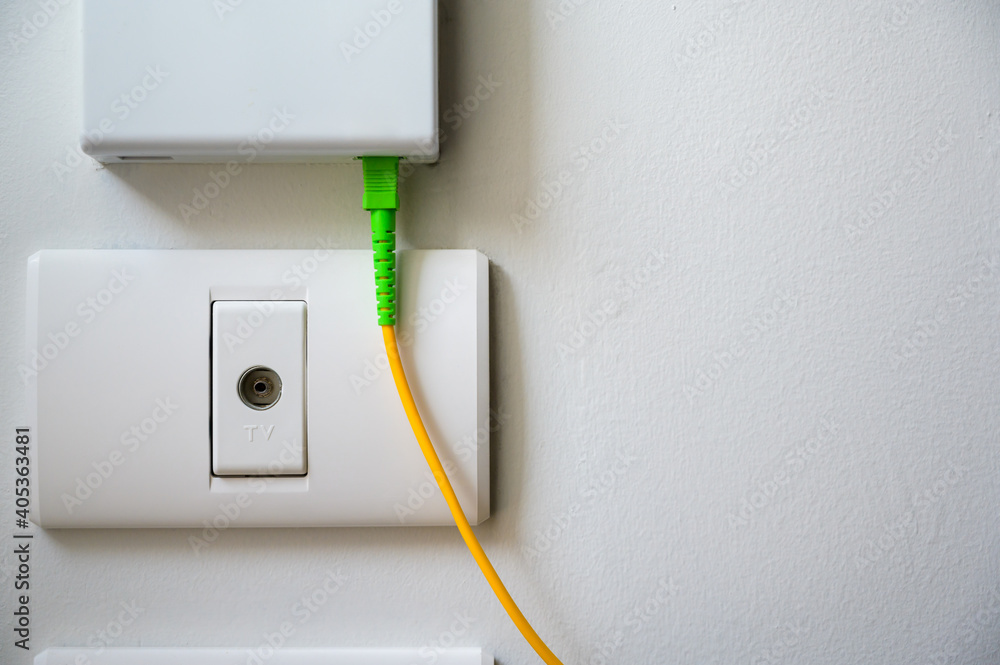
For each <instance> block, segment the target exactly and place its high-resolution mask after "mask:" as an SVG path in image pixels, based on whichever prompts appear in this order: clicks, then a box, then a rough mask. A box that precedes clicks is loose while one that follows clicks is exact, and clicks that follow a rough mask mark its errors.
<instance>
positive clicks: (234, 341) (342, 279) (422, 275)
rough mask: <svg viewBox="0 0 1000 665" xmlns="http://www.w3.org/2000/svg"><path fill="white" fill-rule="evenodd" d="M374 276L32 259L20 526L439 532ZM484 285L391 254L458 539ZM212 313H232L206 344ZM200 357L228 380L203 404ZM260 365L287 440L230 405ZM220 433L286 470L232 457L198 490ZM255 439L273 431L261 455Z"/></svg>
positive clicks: (479, 434)
mask: <svg viewBox="0 0 1000 665" xmlns="http://www.w3.org/2000/svg"><path fill="white" fill-rule="evenodd" d="M371 261H372V257H371V252H370V251H365V250H327V249H316V250H309V251H297V250H294V251H285V250H279V251H143V250H136V251H132V250H125V251H117V250H109V251H89V250H83V251H76V250H65V251H62V250H60V251H43V252H40V253H38V254H35V255H34V256H32V257H31V259H30V260H29V262H28V317H27V318H28V351H27V353H28V357H27V358H26V360H25V362H24V364H22V366H21V370H20V371H21V374H22V376H23V377H24V380H25V381H26V383H27V387H28V395H29V396H28V399H29V415H30V421H31V422H30V424H31V426H32V428H33V429H34V433H35V434H34V440H35V446H34V449H33V455H34V457H33V459H32V473H33V474H34V487H35V488H37V490H36V497H35V501H34V502H33V503H32V509H33V511H34V512H33V515H32V519H33V521H34V522H35V523H36V524H39V525H41V526H44V527H191V526H204V525H205V524H215V525H226V526H338V525H344V526H347V525H352V526H361V525H400V524H405V525H444V524H451V523H452V519H451V516H450V514H449V513H448V509H447V506H446V505H445V503H444V499H443V498H442V497H441V496H440V493H439V491H438V490H437V488H436V486H435V485H434V482H433V479H432V477H431V475H430V471H429V470H428V469H427V465H426V462H425V461H424V459H423V456H422V455H421V453H420V450H419V448H418V446H417V444H416V441H415V440H414V438H413V434H412V432H411V431H410V428H409V425H408V423H407V421H406V417H405V414H404V413H403V410H402V407H401V405H400V403H399V398H398V396H397V394H396V389H395V387H394V385H393V381H392V376H391V374H390V372H389V370H388V366H387V362H386V358H385V350H384V347H383V344H382V337H381V331H380V329H379V327H378V325H377V319H376V313H375V302H374V296H373V293H374V289H373V283H374V278H373V269H372V264H371ZM487 282H488V262H487V260H486V258H485V257H484V256H483V255H482V254H480V253H478V252H475V251H470V250H434V251H403V252H400V254H399V284H400V287H399V312H400V316H399V325H398V326H397V329H398V335H399V339H400V345H401V353H402V355H403V361H404V365H405V366H406V369H407V371H408V374H409V378H410V381H411V384H412V387H413V390H414V394H415V396H416V398H417V401H418V403H419V404H420V406H421V407H422V410H423V412H424V415H425V418H426V423H427V426H428V430H429V431H430V433H431V436H432V438H433V439H434V442H435V444H436V446H437V448H438V450H439V452H440V454H441V456H442V459H443V460H444V461H445V462H446V465H447V468H448V470H449V474H450V476H451V478H452V481H453V483H454V485H455V490H456V492H457V493H458V495H459V499H460V501H461V503H462V506H463V507H464V509H465V512H466V514H467V516H468V518H469V520H470V521H471V522H472V523H474V524H475V523H479V522H481V521H482V520H484V519H486V517H488V515H489V433H490V429H491V427H490V410H489V353H488V351H489V349H488V346H489V330H488V325H489V324H488V320H489V317H488V311H489V302H488V288H487V287H488V283H487ZM213 308H216V313H218V312H219V311H220V310H221V309H223V308H228V310H227V311H228V313H227V314H226V315H225V316H224V317H223V318H222V319H220V318H218V317H216V321H215V322H216V329H215V331H214V333H213ZM296 326H300V327H298V328H297V327H296ZM275 340H277V341H275ZM277 347H280V348H277ZM230 349H232V353H231V354H230V353H229V351H230ZM257 354H260V355H259V359H258V355H257ZM268 354H270V355H268ZM213 355H214V360H215V362H216V366H215V373H216V374H219V373H220V372H222V373H223V374H224V375H222V376H221V377H218V376H217V377H216V379H217V380H216V382H215V386H214V389H213ZM289 363H291V364H290V365H289ZM296 363H298V364H300V365H303V366H301V367H295V365H296ZM237 365H238V367H237ZM244 365H245V366H246V367H243V366H244ZM267 365H274V367H273V368H272V369H274V370H278V372H279V374H281V375H282V378H283V379H284V385H283V387H282V391H283V392H282V394H281V398H280V400H279V401H278V403H277V404H276V405H275V407H274V410H273V413H274V414H276V415H274V418H279V417H280V418H290V421H289V420H280V421H278V420H274V421H268V420H267V417H269V416H267V414H268V411H267V410H265V411H259V410H254V409H251V408H249V407H248V406H246V405H244V404H242V403H240V397H239V395H238V392H237V391H238V384H239V378H240V375H242V371H243V370H245V369H251V368H252V367H256V366H267ZM220 368H222V369H220ZM213 400H215V403H216V406H217V407H219V405H220V404H221V403H222V402H223V400H226V401H227V402H226V403H227V404H228V405H229V406H231V407H232V408H233V409H236V406H238V407H240V409H242V411H241V410H239V409H236V410H234V411H231V412H229V413H228V415H227V414H226V413H225V412H224V410H223V411H220V410H219V409H218V408H217V409H216V422H215V423H213V417H212V412H213V408H212V405H213ZM278 406H287V407H289V409H290V411H288V412H287V413H285V415H281V414H279V412H278V410H277V409H278ZM303 410H304V414H305V415H304V418H303V419H302V420H300V421H299V422H300V423H303V424H302V427H303V430H302V431H301V435H302V436H301V439H302V441H300V442H298V443H296V441H295V439H296V437H297V434H296V432H295V430H294V427H295V419H296V415H295V414H296V413H298V414H301V413H302V412H303ZM261 414H264V416H265V417H264V419H263V420H260V419H259V418H258V417H259V416H261ZM289 414H291V415H289ZM241 418H245V419H246V420H247V423H243V422H242V421H240V419H241ZM254 418H258V420H254ZM224 419H228V420H227V422H229V425H234V426H235V428H236V430H237V434H242V435H245V434H246V432H247V431H248V430H251V431H252V432H253V433H254V434H255V437H253V438H252V439H251V441H249V442H244V443H245V444H246V445H248V446H266V445H272V444H273V445H272V448H271V449H269V452H268V449H264V448H258V449H255V450H258V452H259V451H260V450H264V451H265V452H264V454H265V457H267V456H268V455H270V458H274V457H277V456H281V455H282V453H283V452H285V453H287V451H285V450H284V448H283V447H282V446H284V447H285V448H288V449H289V450H291V451H292V453H287V454H289V455H290V456H289V457H288V459H286V460H285V463H286V464H288V466H286V467H282V468H272V469H271V470H270V471H268V470H267V468H266V466H267V465H258V464H255V463H247V462H246V460H245V459H241V458H240V455H239V454H237V455H236V456H235V457H228V458H226V457H224V458H223V465H224V468H220V467H219V463H220V458H219V457H218V456H216V458H215V462H214V463H215V465H216V467H215V471H214V472H213V447H216V448H217V446H218V443H219V441H218V440H213V438H216V439H217V438H218V437H219V436H221V434H220V431H219V429H218V427H219V425H220V421H221V420H224ZM274 422H282V423H287V422H291V423H292V424H291V427H292V430H289V429H288V428H286V427H285V425H280V426H278V427H275V426H274ZM213 426H214V427H215V431H214V432H213ZM257 427H260V428H262V430H266V429H267V428H268V427H271V428H272V435H273V437H272V439H271V440H270V442H267V441H265V440H264V439H263V438H262V436H263V435H262V430H257ZM279 431H280V432H283V433H284V434H283V435H282V436H281V437H280V440H279V435H278V434H277V432H279ZM231 433H232V432H229V433H226V434H225V435H226V436H229V435H230V434H231ZM238 443H239V442H238V441H236V442H233V445H237V444H238ZM302 443H305V445H304V446H303V445H302ZM279 444H280V445H279ZM286 444H287V445H286ZM296 449H297V450H298V454H299V455H300V456H301V457H300V458H295V456H294V451H295V450H296ZM216 452H218V450H217V451H216ZM237 452H239V451H238V450H237ZM226 464H230V466H225V465H226ZM240 464H243V465H244V466H240ZM247 464H249V466H246V465H247ZM233 465H235V466H233ZM261 466H264V467H265V468H264V469H263V470H262V469H261V468H260V467H261ZM233 474H237V475H233ZM262 474H263V475H262Z"/></svg>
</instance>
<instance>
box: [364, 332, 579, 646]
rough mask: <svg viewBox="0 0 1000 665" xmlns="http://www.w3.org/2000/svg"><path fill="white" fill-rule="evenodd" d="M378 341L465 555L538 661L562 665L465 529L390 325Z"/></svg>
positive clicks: (458, 505) (472, 534) (455, 498)
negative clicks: (421, 415)
mask: <svg viewBox="0 0 1000 665" xmlns="http://www.w3.org/2000/svg"><path fill="white" fill-rule="evenodd" d="M382 338H383V339H384V340H385V352H386V355H388V356H389V366H390V367H391V368H392V378H393V380H394V381H395V382H396V390H397V392H399V399H400V401H401V402H402V403H403V409H404V410H405V411H406V417H407V419H408V420H409V421H410V427H412V428H413V434H414V435H415V436H416V437H417V443H419V444H420V450H421V451H423V453H424V457H425V458H426V459H427V465H428V466H430V468H431V473H433V474H434V480H436V481H437V484H438V487H440V488H441V493H442V494H444V500H445V501H447V502H448V508H449V509H451V515H452V517H454V518H455V525H456V526H458V531H459V533H461V534H462V539H463V540H465V544H466V545H467V546H468V548H469V552H471V553H472V558H474V559H475V560H476V563H477V564H478V565H479V569H480V570H482V571H483V575H484V576H485V577H486V581H487V582H489V583H490V587H491V588H492V589H493V593H495V594H496V596H497V599H498V600H499V601H500V604H501V605H503V608H504V609H505V610H507V614H508V615H510V618H511V621H513V622H514V625H515V626H517V629H518V630H519V631H521V634H522V635H524V639H526V640H528V644H530V645H531V648H533V649H534V650H535V652H536V653H537V654H538V655H539V656H541V658H542V660H543V661H545V662H546V663H548V665H562V661H560V660H559V659H558V658H556V655H555V654H554V653H552V650H551V649H549V647H548V646H547V645H546V644H545V642H543V641H542V638H540V637H539V636H538V633H536V632H535V629H534V628H532V627H531V624H530V623H528V620H527V619H525V618H524V614H522V613H521V610H520V609H518V607H517V603H515V602H514V599H513V598H511V597H510V593H508V591H507V588H506V587H505V586H504V585H503V582H502V581H500V576H499V575H497V571H496V570H495V569H494V568H493V564H492V563H490V560H489V558H487V556H486V552H484V551H483V547H482V545H480V544H479V540H478V539H477V538H476V534H475V533H473V532H472V527H471V526H469V520H467V519H466V518H465V512H464V511H463V510H462V506H461V504H459V502H458V497H457V496H455V490H454V489H453V488H452V486H451V482H450V481H449V480H448V474H446V473H445V471H444V467H443V466H441V460H440V459H439V458H438V456H437V452H435V450H434V444H433V443H431V438H430V437H429V436H428V435H427V430H426V429H425V428H424V423H423V421H422V420H421V419H420V413H419V412H418V411H417V404H416V402H414V401H413V394H412V393H411V392H410V385H409V384H408V383H407V381H406V374H405V372H403V363H402V362H401V361H400V359H399V347H398V346H397V344H396V331H395V329H394V328H393V327H392V326H382Z"/></svg>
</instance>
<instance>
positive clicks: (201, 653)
mask: <svg viewBox="0 0 1000 665" xmlns="http://www.w3.org/2000/svg"><path fill="white" fill-rule="evenodd" d="M426 651H427V649H275V650H274V651H273V653H270V654H269V655H268V656H267V664H268V665H410V664H411V663H416V662H419V661H421V660H423V659H424V652H426ZM434 656H435V659H434V662H436V663H438V665H493V656H491V655H490V654H488V653H486V652H484V651H483V650H482V649H478V648H455V649H438V650H435V651H434ZM248 659H249V660H248ZM256 660H260V659H259V658H257V659H256ZM247 662H255V660H254V653H253V650H252V649H169V648H157V647H145V648H140V649H125V648H112V649H74V648H62V647H61V648H53V649H47V650H46V651H43V652H42V653H40V654H39V655H37V656H35V665H78V664H79V663H89V664H90V665H246V663H247Z"/></svg>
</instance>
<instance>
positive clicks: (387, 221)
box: [372, 210, 396, 326]
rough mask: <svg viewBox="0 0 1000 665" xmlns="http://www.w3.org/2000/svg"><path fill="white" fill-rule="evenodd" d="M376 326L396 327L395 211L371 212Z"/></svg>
mask: <svg viewBox="0 0 1000 665" xmlns="http://www.w3.org/2000/svg"><path fill="white" fill-rule="evenodd" d="M372 249H373V250H375V298H376V300H377V301H378V324H379V325H380V326H394V325H396V211H395V210H372Z"/></svg>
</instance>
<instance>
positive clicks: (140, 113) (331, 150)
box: [62, 0, 439, 170]
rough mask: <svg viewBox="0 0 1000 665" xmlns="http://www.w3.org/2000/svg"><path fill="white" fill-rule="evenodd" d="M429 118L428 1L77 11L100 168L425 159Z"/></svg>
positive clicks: (434, 152) (431, 21) (103, 0)
mask: <svg viewBox="0 0 1000 665" xmlns="http://www.w3.org/2000/svg"><path fill="white" fill-rule="evenodd" d="M62 4H65V0H62ZM437 118H438V114H437V2H436V0H335V1H331V0H280V1H279V0H255V1H254V2H242V1H240V2H237V1H236V0H225V1H223V0H217V1H216V2H207V1H206V0H147V1H145V2H136V1H135V0H84V2H83V127H82V128H81V129H82V135H81V144H82V149H83V151H84V152H85V153H87V154H89V155H92V156H93V157H95V158H97V159H98V160H100V161H102V162H109V163H113V162H121V161H133V162H135V161H139V162H142V161H160V162H161V161H173V162H220V163H221V162H231V164H230V165H229V168H230V169H233V170H235V169H239V168H242V167H243V165H245V164H247V163H250V162H289V161H290V162H328V161H347V160H350V159H353V158H354V157H357V156H359V155H391V156H400V157H408V158H409V159H411V160H413V161H417V162H430V161H435V160H436V159H437V156H438V143H439V141H438V122H437Z"/></svg>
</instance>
